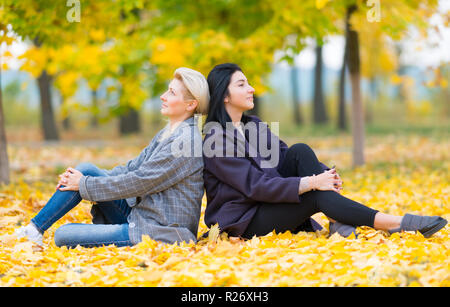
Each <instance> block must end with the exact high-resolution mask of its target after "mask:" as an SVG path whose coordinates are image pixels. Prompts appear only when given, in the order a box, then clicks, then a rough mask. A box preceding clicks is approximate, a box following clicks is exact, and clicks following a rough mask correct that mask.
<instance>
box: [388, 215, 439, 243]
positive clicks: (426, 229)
mask: <svg viewBox="0 0 450 307" xmlns="http://www.w3.org/2000/svg"><path fill="white" fill-rule="evenodd" d="M445 225H447V220H446V219H444V218H442V217H440V216H420V215H414V214H409V213H407V214H405V216H404V217H403V219H402V223H401V224H400V227H399V228H395V229H391V230H389V233H390V234H393V233H394V232H400V231H419V232H420V233H421V234H422V235H423V236H424V237H425V238H429V237H431V236H432V235H433V234H434V233H436V232H438V231H439V230H441V229H442V228H444V226H445Z"/></svg>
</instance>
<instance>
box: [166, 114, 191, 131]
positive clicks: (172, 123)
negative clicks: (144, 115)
mask: <svg viewBox="0 0 450 307" xmlns="http://www.w3.org/2000/svg"><path fill="white" fill-rule="evenodd" d="M189 117H190V116H188V115H185V116H182V117H179V118H169V128H170V133H172V132H174V131H175V129H176V128H177V127H178V126H179V125H180V124H181V123H182V122H184V121H185V120H186V119H188V118H189Z"/></svg>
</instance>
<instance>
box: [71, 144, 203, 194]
mask: <svg viewBox="0 0 450 307" xmlns="http://www.w3.org/2000/svg"><path fill="white" fill-rule="evenodd" d="M201 166H202V163H201V158H196V157H183V156H181V157H174V156H173V155H172V153H171V151H170V143H168V144H167V145H166V146H164V148H162V149H161V150H160V151H159V152H158V153H157V154H154V155H153V156H152V157H151V159H148V160H146V161H144V162H143V163H142V164H141V166H140V167H139V168H138V169H136V170H134V171H130V172H128V173H125V174H120V175H117V176H109V177H89V176H83V177H81V179H80V184H79V186H80V194H81V197H82V198H83V199H86V200H90V201H109V200H115V199H124V198H131V197H137V196H142V195H146V194H153V193H158V192H161V191H164V190H166V189H168V188H169V187H171V186H173V185H174V184H176V183H177V182H179V181H181V180H182V179H184V178H186V177H187V176H189V175H191V174H192V173H194V172H196V171H198V170H199V168H201Z"/></svg>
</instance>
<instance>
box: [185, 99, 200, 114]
mask: <svg viewBox="0 0 450 307" xmlns="http://www.w3.org/2000/svg"><path fill="white" fill-rule="evenodd" d="M197 106H198V101H197V100H195V99H193V100H189V103H188V105H187V108H186V110H187V111H189V112H192V111H195V109H197Z"/></svg>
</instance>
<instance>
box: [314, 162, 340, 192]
mask: <svg viewBox="0 0 450 307" xmlns="http://www.w3.org/2000/svg"><path fill="white" fill-rule="evenodd" d="M310 178H311V181H312V188H313V189H316V190H321V191H335V192H336V193H341V190H342V184H343V182H342V180H341V177H340V176H339V174H338V173H337V172H336V169H335V168H334V166H333V168H332V169H330V170H328V171H324V172H323V173H322V174H319V175H316V176H314V177H310Z"/></svg>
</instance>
